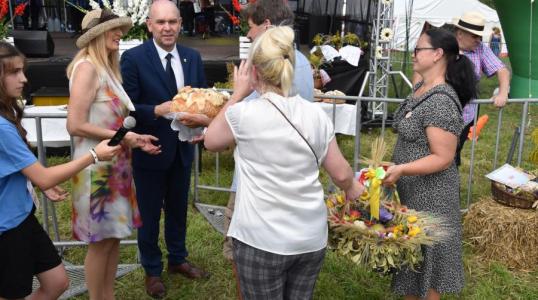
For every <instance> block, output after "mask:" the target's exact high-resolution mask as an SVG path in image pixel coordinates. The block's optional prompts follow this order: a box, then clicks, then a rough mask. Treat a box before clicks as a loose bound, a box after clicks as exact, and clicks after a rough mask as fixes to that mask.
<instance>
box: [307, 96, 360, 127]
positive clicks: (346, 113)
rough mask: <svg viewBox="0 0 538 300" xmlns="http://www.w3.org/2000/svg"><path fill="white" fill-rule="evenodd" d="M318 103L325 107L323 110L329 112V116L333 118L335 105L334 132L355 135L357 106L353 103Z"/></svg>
mask: <svg viewBox="0 0 538 300" xmlns="http://www.w3.org/2000/svg"><path fill="white" fill-rule="evenodd" d="M317 104H318V105H320V106H321V108H323V111H325V112H326V113H327V115H328V116H329V118H330V119H331V120H332V119H333V107H334V110H335V112H336V113H335V118H334V122H333V123H334V132H335V133H341V134H345V135H355V124H356V119H355V118H356V114H357V110H356V106H355V105H351V104H336V105H333V104H330V103H323V102H318V103H317Z"/></svg>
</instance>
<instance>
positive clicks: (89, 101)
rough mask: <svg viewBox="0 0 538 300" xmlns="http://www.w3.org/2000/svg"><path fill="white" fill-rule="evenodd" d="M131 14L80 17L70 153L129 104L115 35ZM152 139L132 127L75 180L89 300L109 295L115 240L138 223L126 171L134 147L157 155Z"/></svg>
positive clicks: (82, 148)
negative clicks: (111, 152) (108, 155)
mask: <svg viewBox="0 0 538 300" xmlns="http://www.w3.org/2000/svg"><path fill="white" fill-rule="evenodd" d="M131 26H132V23H131V19H130V18H128V17H118V16H116V15H114V14H113V13H112V12H111V11H110V10H106V9H103V10H101V9H97V10H92V11H90V12H88V13H87V14H86V16H85V17H84V19H83V20H82V35H81V36H80V37H79V38H78V40H77V42H76V45H77V47H78V48H79V49H80V51H79V52H78V53H77V55H76V56H75V58H74V59H73V61H72V62H71V63H70V64H69V66H68V67H67V77H68V78H69V87H70V97H69V110H68V115H67V130H68V131H69V133H70V134H71V135H72V136H73V137H74V145H75V147H74V157H75V158H77V157H79V156H80V155H84V154H85V153H87V152H88V150H89V149H92V148H93V147H95V145H96V144H97V143H98V142H99V141H101V140H104V139H109V138H111V137H112V136H113V135H114V134H115V132H116V130H117V129H118V128H119V127H120V126H121V125H122V123H123V120H124V118H125V117H126V116H128V115H129V112H130V111H133V110H134V106H133V104H132V103H131V100H130V99H129V97H128V96H127V94H126V93H125V91H124V90H123V87H122V85H121V83H122V79H121V74H120V71H119V54H118V48H119V41H120V39H121V37H122V35H123V34H125V33H126V32H127V31H128V30H129V28H131ZM156 140H157V138H155V137H153V136H150V135H139V134H136V133H133V132H129V133H127V134H126V135H125V137H124V139H123V141H122V143H121V151H120V153H119V154H118V155H117V157H116V158H115V159H113V160H112V161H110V162H97V163H96V164H94V165H92V166H90V167H88V168H86V169H84V170H83V171H81V172H80V173H78V174H77V175H76V176H75V177H74V178H73V219H72V225H73V237H74V238H75V239H77V240H80V241H84V242H87V243H89V246H88V253H87V254H86V259H85V261H84V271H85V275H86V283H87V286H88V290H89V293H90V299H113V298H114V280H115V275H116V269H117V264H118V254H119V240H120V239H122V238H126V237H128V236H129V235H131V233H132V230H133V229H134V228H137V227H140V226H141V219H140V214H139V211H138V207H137V204H136V197H135V189H134V183H133V179H132V169H131V148H140V149H141V150H143V151H145V152H147V153H150V154H159V153H160V147H157V146H155V145H153V144H152V141H156Z"/></svg>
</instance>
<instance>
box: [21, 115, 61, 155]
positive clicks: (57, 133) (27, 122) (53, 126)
mask: <svg viewBox="0 0 538 300" xmlns="http://www.w3.org/2000/svg"><path fill="white" fill-rule="evenodd" d="M24 114H25V115H28V114H39V115H40V116H41V118H42V119H41V128H42V131H43V144H44V145H45V147H66V146H69V145H70V144H71V142H70V137H69V133H68V132H67V129H66V120H67V111H66V110H65V105H58V106H31V107H26V108H25V109H24ZM58 114H61V115H64V116H65V117H64V118H60V119H47V118H46V117H47V115H58ZM22 126H23V127H24V129H26V131H27V132H28V134H27V135H26V138H27V139H28V142H30V144H31V145H32V146H36V145H37V133H36V123H35V119H34V118H23V119H22Z"/></svg>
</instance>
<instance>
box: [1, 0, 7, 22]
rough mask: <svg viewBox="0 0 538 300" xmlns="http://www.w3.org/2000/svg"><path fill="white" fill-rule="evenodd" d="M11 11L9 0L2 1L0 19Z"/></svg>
mask: <svg viewBox="0 0 538 300" xmlns="http://www.w3.org/2000/svg"><path fill="white" fill-rule="evenodd" d="M8 11H9V6H8V2H7V0H1V1H0V20H2V19H4V17H5V16H6V15H7V13H8Z"/></svg>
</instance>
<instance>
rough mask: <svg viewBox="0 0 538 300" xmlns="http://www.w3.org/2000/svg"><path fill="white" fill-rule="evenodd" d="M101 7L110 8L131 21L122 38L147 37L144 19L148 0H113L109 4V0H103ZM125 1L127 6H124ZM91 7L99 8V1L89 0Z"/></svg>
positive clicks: (147, 10) (146, 13)
mask: <svg viewBox="0 0 538 300" xmlns="http://www.w3.org/2000/svg"><path fill="white" fill-rule="evenodd" d="M102 2H103V7H105V8H108V9H110V10H111V11H112V12H113V13H114V14H116V15H118V16H120V17H125V16H127V17H130V18H131V21H132V22H133V28H131V29H130V30H129V32H128V33H127V34H125V35H124V36H123V39H124V40H133V39H140V40H145V39H147V37H148V36H147V31H146V19H147V18H148V14H149V6H150V3H149V1H148V0H127V1H125V0H113V3H112V4H110V1H109V0H103V1H102ZM125 2H127V7H125ZM90 6H91V7H92V9H99V8H101V7H100V6H99V3H98V2H96V1H94V0H90Z"/></svg>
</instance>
